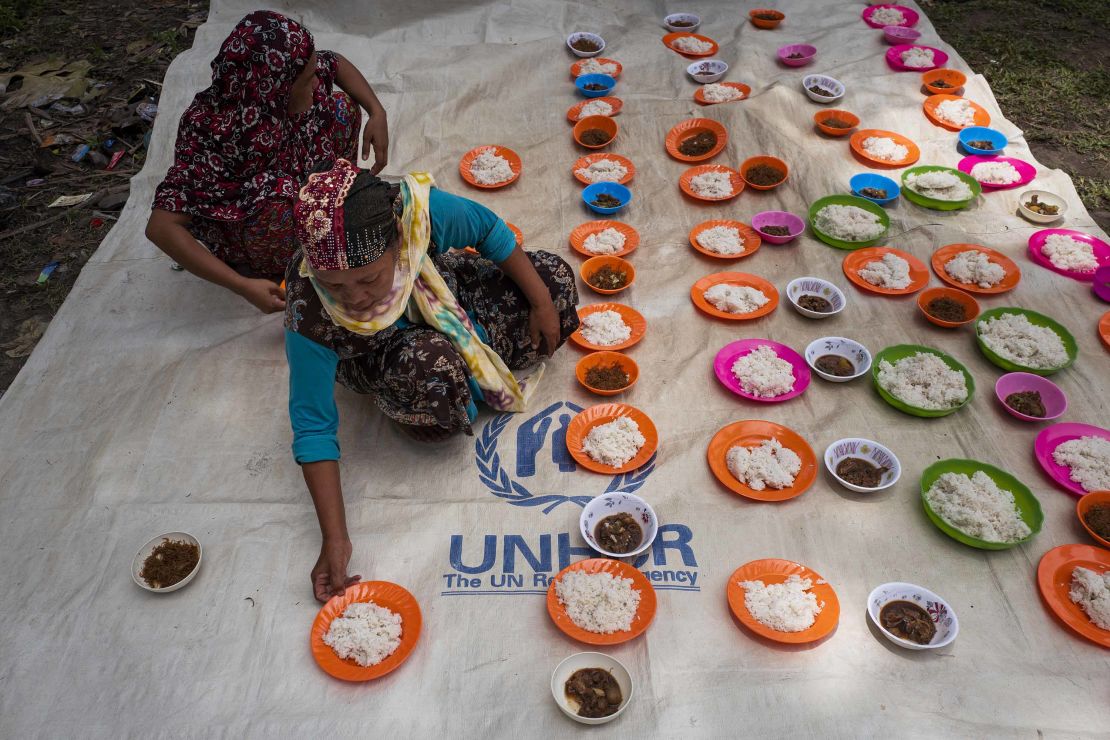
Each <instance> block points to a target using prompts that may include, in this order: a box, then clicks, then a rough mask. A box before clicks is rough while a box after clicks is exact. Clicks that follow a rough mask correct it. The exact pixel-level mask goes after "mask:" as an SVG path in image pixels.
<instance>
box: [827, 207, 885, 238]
mask: <svg viewBox="0 0 1110 740" xmlns="http://www.w3.org/2000/svg"><path fill="white" fill-rule="evenodd" d="M813 225H814V226H816V227H817V229H818V230H819V231H820V232H821V233H823V234H828V235H829V236H831V237H832V238H834V239H843V240H844V241H848V242H863V241H867V240H869V239H875V238H876V237H878V236H879V235H880V234H882V233H883V231H885V229H884V228H883V224H882V222H881V221H880V220H879V217H878V216H876V215H875V214H874V213H872V212H871V211H865V210H864V209H862V208H859V207H858V206H842V205H830V206H825V207H824V208H822V209H821V210H819V211H817V213H816V214H814V217H813Z"/></svg>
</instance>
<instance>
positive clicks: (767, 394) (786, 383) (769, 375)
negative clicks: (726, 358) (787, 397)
mask: <svg viewBox="0 0 1110 740" xmlns="http://www.w3.org/2000/svg"><path fill="white" fill-rule="evenodd" d="M732 374H733V375H735V376H736V379H737V380H739V381H740V387H741V388H743V389H744V392H745V393H750V394H751V395H753V396H758V397H760V398H774V397H775V396H781V395H782V394H783V393H789V392H790V391H792V390H794V367H793V366H792V365H791V364H790V363H789V362H787V361H786V360H784V359H782V358H781V357H779V356H778V355H777V354H775V350H774V349H773V348H771V347H769V346H768V345H766V344H761V345H759V346H758V347H756V348H755V350H753V351H752V352H749V353H748V354H746V355H743V356H742V357H740V358H739V359H737V360H736V362H734V363H732Z"/></svg>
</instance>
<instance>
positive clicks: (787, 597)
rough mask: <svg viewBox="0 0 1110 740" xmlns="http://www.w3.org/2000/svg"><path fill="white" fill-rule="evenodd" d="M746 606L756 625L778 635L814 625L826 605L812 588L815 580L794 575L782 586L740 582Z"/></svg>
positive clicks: (759, 582) (760, 582)
mask: <svg viewBox="0 0 1110 740" xmlns="http://www.w3.org/2000/svg"><path fill="white" fill-rule="evenodd" d="M740 587H741V588H743V589H744V607H745V608H746V609H747V610H748V613H749V614H751V615H752V616H753V617H754V618H755V620H756V621H757V622H759V623H760V624H763V625H766V626H767V627H770V628H771V629H773V630H775V631H777V632H801V631H802V630H807V629H809V628H810V627H812V626H813V623H814V622H816V621H817V615H818V614H820V613H821V608H822V607H824V606H825V602H821V603H820V604H818V603H817V596H816V595H814V594H813V592H812V591H810V590H809V589H811V588H813V581H812V580H810V579H809V578H800V577H799V576H798V575H797V574H794V575H791V576H790V577H789V578H787V579H786V580H785V581H783V582H782V583H774V584H771V585H770V586H768V585H767V584H766V583H764V582H763V581H740Z"/></svg>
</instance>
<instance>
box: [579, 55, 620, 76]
mask: <svg viewBox="0 0 1110 740" xmlns="http://www.w3.org/2000/svg"><path fill="white" fill-rule="evenodd" d="M616 71H617V65H615V64H612V63H610V62H599V61H598V60H596V59H587V60H586V61H584V62H582V63H581V64H580V65H578V76H579V77H581V76H582V75H610V76H612V75H613V74H615V73H616Z"/></svg>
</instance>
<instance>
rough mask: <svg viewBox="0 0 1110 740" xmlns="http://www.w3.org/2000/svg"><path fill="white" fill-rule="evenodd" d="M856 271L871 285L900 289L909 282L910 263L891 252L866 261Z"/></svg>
mask: <svg viewBox="0 0 1110 740" xmlns="http://www.w3.org/2000/svg"><path fill="white" fill-rule="evenodd" d="M856 273H857V274H858V275H859V276H860V277H861V278H863V279H864V280H866V281H867V282H869V283H871V284H872V285H877V286H879V287H880V288H887V289H889V290H902V289H903V288H906V287H908V286H909V284H910V263H909V262H907V261H906V260H904V259H902V258H901V257H899V256H898V255H896V254H894V253H893V252H887V253H886V254H884V255H883V256H882V259H878V260H872V261H870V262H868V263H867V264H865V265H864V266H863V267H862V268H860V269H859V270H856Z"/></svg>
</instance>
